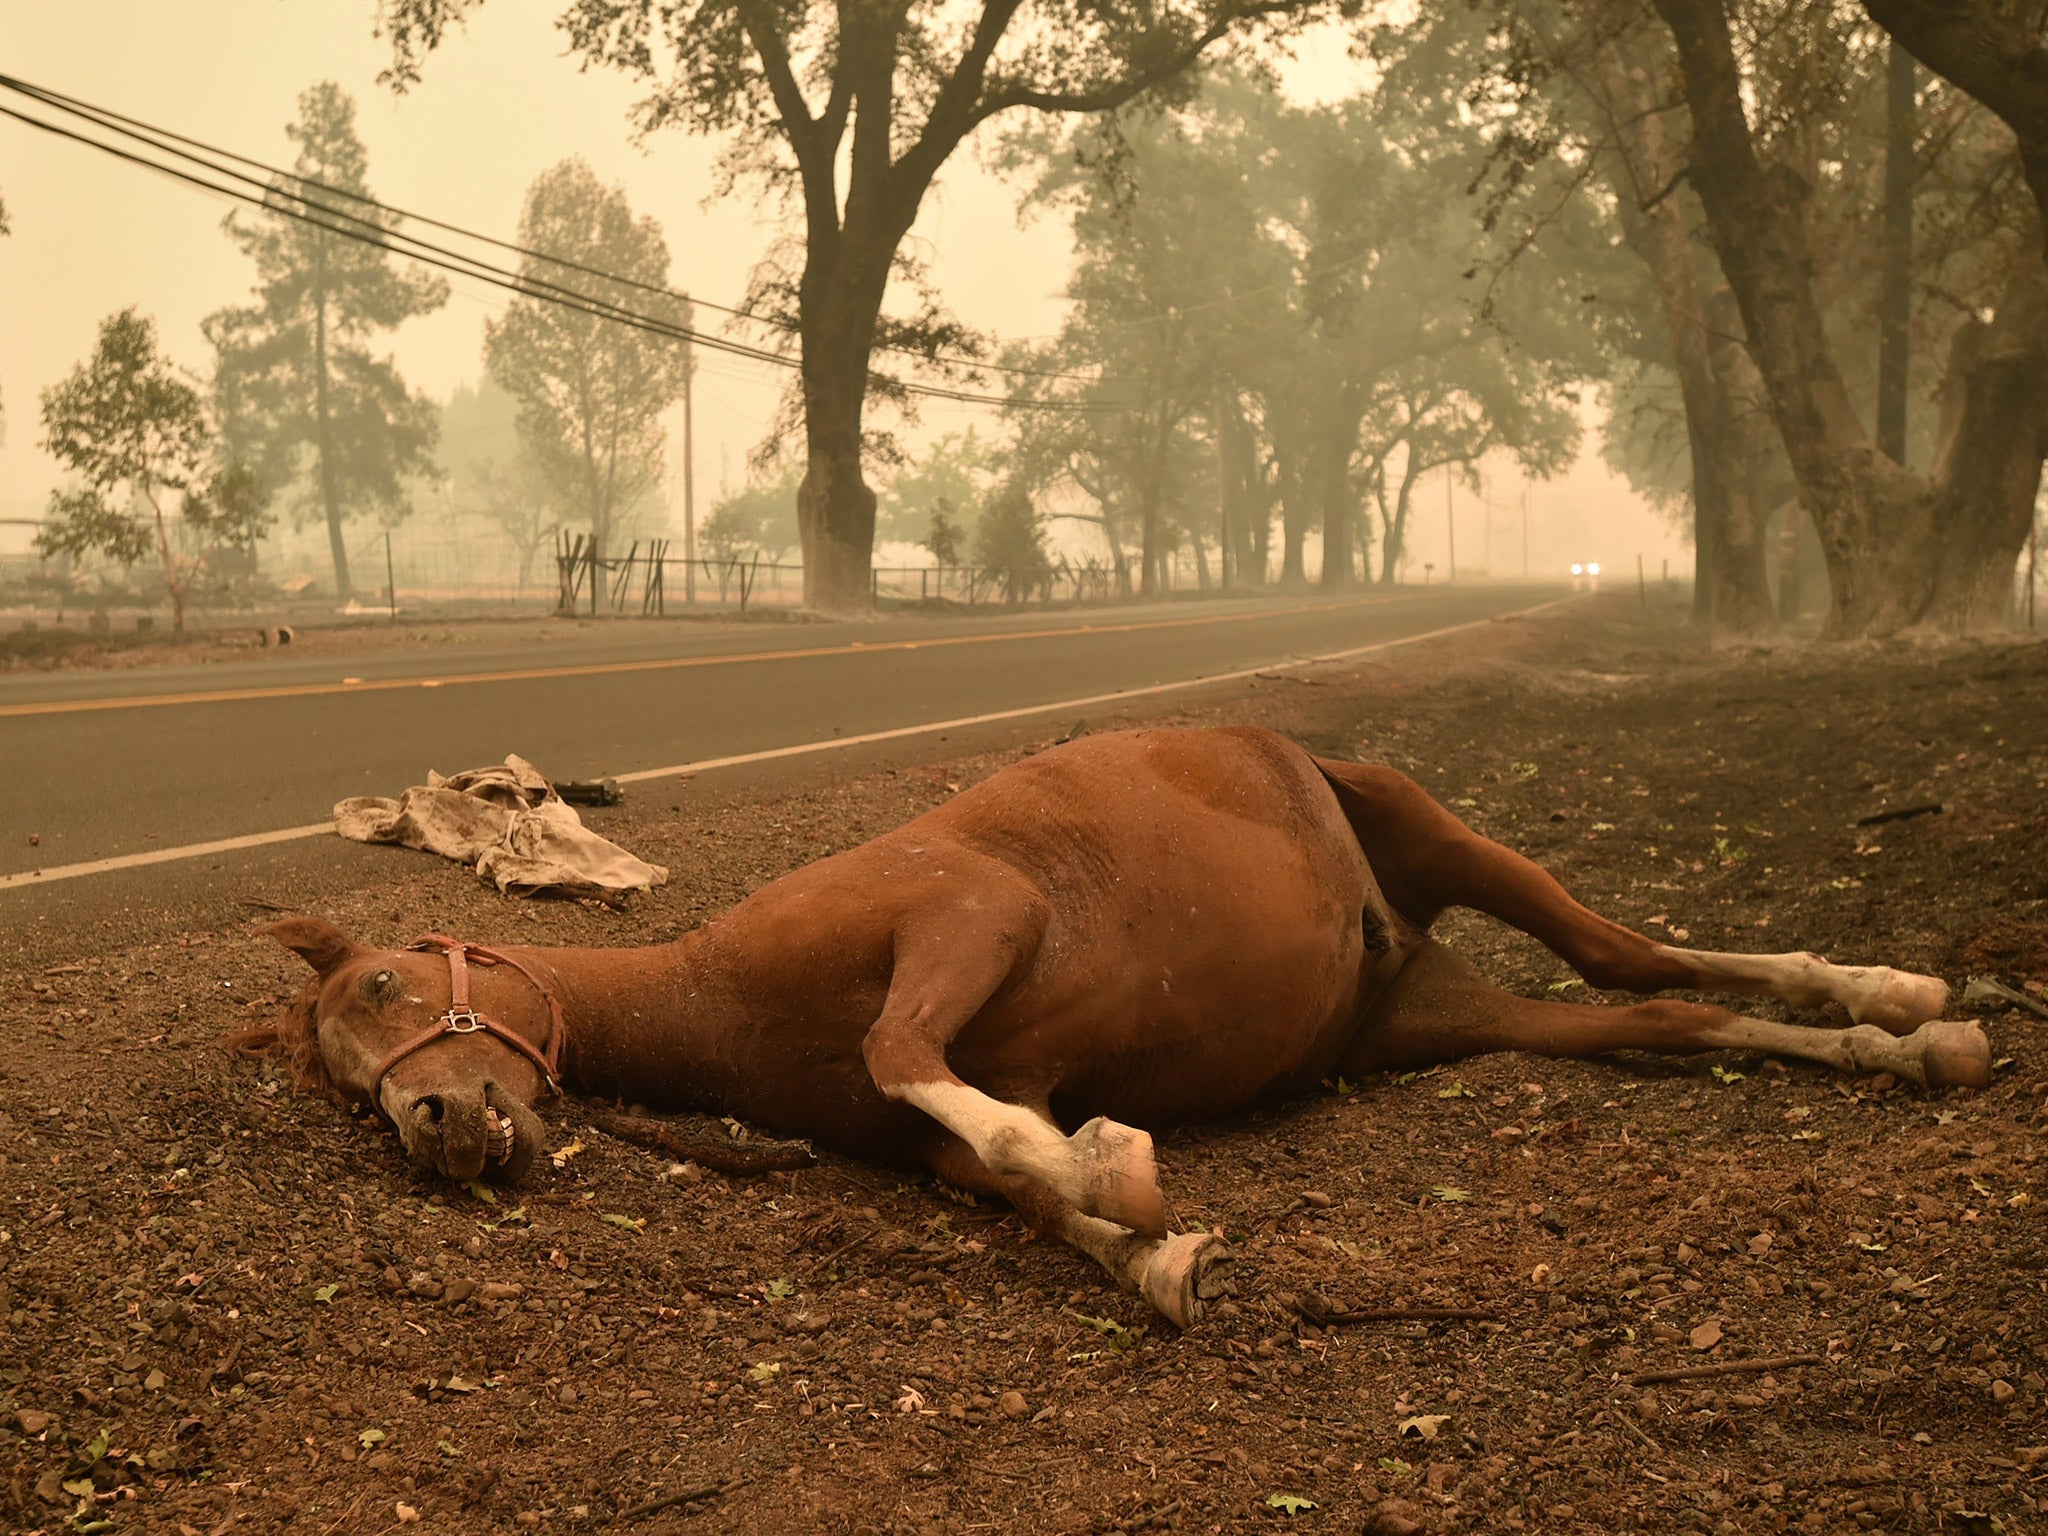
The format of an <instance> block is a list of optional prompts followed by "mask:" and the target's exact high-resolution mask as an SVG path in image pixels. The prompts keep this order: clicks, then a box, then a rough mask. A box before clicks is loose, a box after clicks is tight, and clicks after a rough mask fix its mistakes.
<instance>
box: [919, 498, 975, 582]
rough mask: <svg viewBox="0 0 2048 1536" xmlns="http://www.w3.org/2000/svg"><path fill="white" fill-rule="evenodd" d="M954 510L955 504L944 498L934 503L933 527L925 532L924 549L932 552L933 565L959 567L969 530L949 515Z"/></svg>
mask: <svg viewBox="0 0 2048 1536" xmlns="http://www.w3.org/2000/svg"><path fill="white" fill-rule="evenodd" d="M952 510H953V503H952V502H951V501H950V500H949V499H948V498H946V497H944V496H940V497H938V498H937V499H936V500H934V501H933V502H932V521H931V527H930V528H928V529H927V530H926V531H925V536H924V547H925V548H926V549H928V550H930V551H931V552H932V560H933V563H935V564H937V565H958V564H959V563H960V555H961V552H962V550H963V548H964V547H965V545H966V543H967V530H966V529H965V528H964V527H962V526H961V525H960V524H959V523H957V522H955V521H954V520H953V519H952V518H951V517H950V516H948V515H947V514H949V513H950V512H951V511H952Z"/></svg>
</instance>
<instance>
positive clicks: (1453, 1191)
mask: <svg viewBox="0 0 2048 1536" xmlns="http://www.w3.org/2000/svg"><path fill="white" fill-rule="evenodd" d="M1429 1192H1430V1193H1431V1194H1432V1195H1435V1196H1436V1197H1437V1199H1439V1200H1442V1201H1445V1202H1447V1203H1448V1204H1451V1205H1462V1204H1464V1202H1465V1201H1467V1200H1469V1199H1471V1198H1472V1197H1471V1196H1470V1195H1469V1194H1467V1193H1466V1192H1465V1191H1464V1190H1462V1189H1460V1188H1458V1186H1457V1185H1455V1184H1437V1185H1434V1186H1432V1187H1431V1189H1430V1191H1429Z"/></svg>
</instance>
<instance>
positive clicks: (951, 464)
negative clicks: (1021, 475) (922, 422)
mask: <svg viewBox="0 0 2048 1536" xmlns="http://www.w3.org/2000/svg"><path fill="white" fill-rule="evenodd" d="M994 480H995V466H994V457H993V453H992V451H991V448H990V445H989V443H988V440H987V439H986V438H984V437H982V436H981V435H980V434H979V433H977V432H976V431H975V430H974V428H973V427H969V428H968V429H967V430H966V431H965V432H948V433H947V434H946V435H945V436H943V437H941V438H940V439H939V440H938V441H937V442H935V443H933V444H932V446H931V448H930V450H929V451H928V452H927V453H926V454H925V456H924V457H923V458H922V459H919V460H913V461H911V462H910V463H908V464H906V465H904V466H903V468H902V469H901V470H899V471H898V472H897V474H896V475H895V477H894V478H893V479H891V480H890V482H889V483H888V484H887V485H886V486H884V487H883V488H882V491H881V493H880V495H879V496H878V497H877V500H876V523H875V527H876V532H877V534H878V535H879V536H880V537H882V538H885V539H917V538H919V537H920V536H921V534H922V533H923V531H924V529H925V527H926V525H927V523H928V521H929V518H930V514H931V510H932V508H934V507H936V506H937V505H938V504H939V503H940V502H941V501H943V502H945V503H946V505H947V507H948V508H949V509H950V510H951V511H953V512H956V513H959V514H962V515H971V509H972V508H973V507H975V506H976V505H977V504H979V502H980V501H981V498H982V497H983V495H985V494H986V493H987V491H988V489H989V487H990V486H991V485H992V484H993V483H994Z"/></svg>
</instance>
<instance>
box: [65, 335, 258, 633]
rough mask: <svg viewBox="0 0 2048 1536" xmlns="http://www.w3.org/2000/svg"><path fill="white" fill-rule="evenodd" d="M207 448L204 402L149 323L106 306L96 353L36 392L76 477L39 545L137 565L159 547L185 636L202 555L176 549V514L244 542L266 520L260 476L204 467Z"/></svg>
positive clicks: (218, 539) (215, 537)
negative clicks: (188, 607) (160, 346)
mask: <svg viewBox="0 0 2048 1536" xmlns="http://www.w3.org/2000/svg"><path fill="white" fill-rule="evenodd" d="M211 446H212V445H211V434H210V433H209V431H208V429H207V421H206V407H205V402H204V400H203V399H202V397H201V396H200V393H199V391H198V390H197V389H196V388H194V387H193V386H192V385H191V384H189V383H187V382H186V381H185V380H184V379H182V378H180V377H179V376H178V373H177V370H176V369H175V368H174V367H173V366H172V364H171V361H170V359H169V358H168V357H166V356H164V354H163V353H162V352H160V351H159V350H158V349H157V339H156V322H155V321H153V320H150V319H148V318H147V317H145V316H143V315H140V314H138V313H137V312H136V311H135V310H133V309H125V310H123V311H121V312H120V313H119V314H117V315H110V316H109V317H108V318H107V319H105V320H103V321H101V322H100V333H99V344H98V345H97V346H96V347H95V348H94V349H93V354H92V356H91V357H89V358H88V359H86V361H84V362H83V363H80V364H79V365H78V367H76V368H74V369H73V370H72V371H71V375H70V377H68V378H66V379H65V380H64V381H63V382H62V383H59V384H54V385H52V386H51V387H50V388H48V389H46V390H44V391H43V447H44V448H45V449H46V450H47V451H48V452H49V454H50V455H51V457H53V458H55V459H56V460H57V462H58V463H60V464H62V465H63V466H64V467H65V468H66V469H68V470H70V471H71V472H72V473H73V474H75V475H76V476H78V478H79V480H80V481H81V482H82V484H80V485H79V486H78V487H77V488H75V489H68V490H60V491H56V492H54V493H52V495H51V497H50V509H49V511H48V513H47V514H45V517H44V522H43V527H42V531H41V532H40V533H38V534H37V535H36V548H37V549H38V550H40V551H41V552H42V553H43V554H46V555H54V554H65V555H73V556H76V555H85V554H104V555H107V556H109V557H110V558H112V559H115V560H118V561H120V562H121V564H123V565H133V564H134V563H135V562H136V561H138V560H140V559H142V558H143V557H144V556H146V555H147V554H148V553H149V552H150V550H151V548H152V547H154V548H155V550H156V552H157V555H158V558H159V559H160V560H161V561H162V562H163V571H164V586H165V588H166V590H167V591H168V592H169V594H170V599H171V628H172V629H173V630H175V631H177V632H178V633H180V634H182V633H183V632H184V629H185V597H186V594H187V593H188V592H189V591H190V589H191V585H192V577H193V574H194V572H195V570H196V569H197V562H196V561H195V560H192V559H190V558H186V557H181V556H180V554H179V553H178V551H177V550H176V549H174V548H173V532H174V527H175V524H176V523H178V522H180V521H182V522H183V523H184V524H185V525H186V526H187V527H189V528H190V529H192V530H193V532H194V533H195V534H198V535H199V536H201V537H204V538H208V539H210V540H212V541H213V542H215V543H220V544H229V545H234V546H238V547H241V548H248V547H250V546H252V545H253V544H254V542H255V540H256V538H257V536H258V535H259V534H260V533H261V532H262V530H263V527H264V525H265V522H266V521H267V518H266V514H265V512H264V498H263V495H262V491H261V487H260V485H259V484H258V481H257V478H256V476H255V474H254V473H253V472H252V471H251V470H249V469H248V468H247V467H245V466H243V465H241V464H238V463H234V464H229V465H227V466H225V467H210V463H211ZM142 509H147V511H146V513H145V512H144V511H143V510H142Z"/></svg>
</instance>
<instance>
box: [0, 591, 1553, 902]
mask: <svg viewBox="0 0 2048 1536" xmlns="http://www.w3.org/2000/svg"><path fill="white" fill-rule="evenodd" d="M1574 601H1576V599H1575V598H1570V597H1559V598H1553V599H1552V600H1551V601H1549V602H1547V603H1538V604H1537V605H1536V606H1535V607H1533V608H1518V609H1516V610H1515V611H1513V612H1512V613H1497V614H1492V615H1490V616H1488V617H1486V618H1483V619H1467V620H1466V621H1465V622H1464V623H1462V624H1449V625H1446V626H1445V627H1444V628H1442V629H1431V630H1425V631H1424V632H1423V633H1421V634H1419V635H1403V636H1401V637H1400V638H1399V639H1397V640H1376V641H1374V642H1373V643H1372V644H1371V645H1357V646H1352V647H1351V648H1350V649H1348V650H1342V651H1324V652H1322V653H1320V654H1318V655H1315V656H1300V657H1296V658H1295V659H1294V660H1292V661H1274V662H1266V663H1263V664H1261V665H1259V666H1255V667H1239V668H1237V669H1236V670H1235V671H1231V672H1211V673H1208V674H1206V675H1205V676H1202V677H1187V678H1181V679H1179V680H1178V681H1176V682H1171V683H1151V684H1148V685H1147V686H1145V687H1142V688H1117V689H1113V690H1111V691H1110V692H1108V693H1090V694H1084V695H1083V696H1081V697H1080V698H1073V699H1056V700H1054V701H1053V702H1052V703H1050V704H1025V705H1021V706H1019V707H1018V708H1016V709H997V710H991V711H990V712H989V713H987V714H983V715H960V716H957V717H956V718H954V719H951V720H934V721H931V722H930V723H929V724H925V725H899V726H896V727H894V728H893V729H890V730H886V731H867V732H863V733H862V734H861V735H858V736H833V737H831V738H829V739H827V740H824V741H804V742H798V743H796V744H795V745H794V746H787V747H768V748H765V749H764V750H762V751H759V752H740V753H736V754H734V755H733V756H731V757H707V758H704V759H702V760H700V761H698V762H694V763H677V764H675V765H673V766H672V767H668V768H642V769H641V770H639V771H638V772H637V773H621V774H618V775H615V777H616V778H617V780H618V782H619V783H621V784H642V783H645V782H646V781H647V780H649V779H676V778H684V777H687V776H689V775H691V774H698V773H709V772H711V771H712V770H714V769H718V768H742V767H745V766H746V765H748V764H749V763H771V762H775V761H777V760H778V759H781V758H786V757H809V756H812V755H814V754H816V753H819V752H837V751H840V750H842V749H843V748H846V747H865V746H872V745H873V744H874V743H876V742H880V741H900V740H902V739H903V738H904V737H906V736H928V735H930V734H932V733H933V732H934V731H957V730H965V729H966V728H968V727H969V726H975V725H994V724H996V723H998V722H1000V721H1003V720H1023V719H1027V718H1029V717H1030V716H1032V715H1051V714H1057V713H1060V712H1061V711H1064V710H1069V709H1086V708H1088V707H1090V706H1091V705H1097V704H1115V703H1120V702H1122V701H1124V700H1128V699H1146V698H1156V697H1157V696H1158V695H1160V694H1162V693H1178V692H1180V691H1181V690H1183V689H1186V688H1201V687H1205V686H1207V685H1209V684H1213V683H1234V682H1237V681H1239V680H1241V679H1243V678H1247V677H1255V676H1257V675H1258V674H1259V673H1261V672H1292V671H1296V670H1298V669H1300V668H1302V667H1314V666H1322V665H1325V664H1328V663H1330V662H1338V661H1354V660H1356V659H1357V658H1358V657H1360V656H1370V655H1372V654H1373V653H1374V652H1375V651H1390V650H1393V649H1394V648H1395V647H1397V646H1403V645H1418V644H1420V643H1421V642H1422V641H1424V640H1441V639H1443V638H1444V636H1446V635H1456V634H1462V633H1464V632H1465V631H1466V630H1468V629H1481V628H1484V627H1485V626H1486V625H1488V624H1498V623H1500V622H1501V621H1502V620H1503V619H1520V618H1527V617H1528V616H1529V615H1530V614H1535V613H1542V612H1544V611H1546V610H1547V609H1551V608H1558V607H1562V606H1563V605H1564V604H1566V603H1570V602H1574ZM333 831H334V823H333V822H331V821H318V822H313V823H311V824H309V825H307V826H303V827H281V828H279V829H278V830H277V831H275V832H252V833H250V834H249V835H248V836H246V837H224V838H220V839H218V840H217V841H214V842H210V843H187V844H185V845H184V846H183V847H179V848H155V849H152V850H151V851H149V852H148V853H127V854H122V855H121V856H120V857H119V858H112V859H92V860H89V861H88V862H86V863H83V864H60V865H58V866H56V867H55V868H53V869H29V870H22V871H20V872H18V873H16V874H11V875H0V891H5V890H12V889H14V888H16V887H18V886H27V885H50V884H52V883H54V882H56V881H59V880H76V879H79V878H80V877H81V876H84V875H100V874H108V873H111V872H112V871H114V870H118V869H141V868H143V867H145V866H147V865H150V864H170V863H174V862H176V861H178V860H181V859H203V858H205V857H207V856H208V855H209V854H215V853H233V852H235V851H236V850H237V849H241V848H262V847H265V846H267V845H268V844H271V843H291V842H297V841H299V840H300V839H301V838H308V837H322V836H325V835H327V834H329V833H332V832H333Z"/></svg>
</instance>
